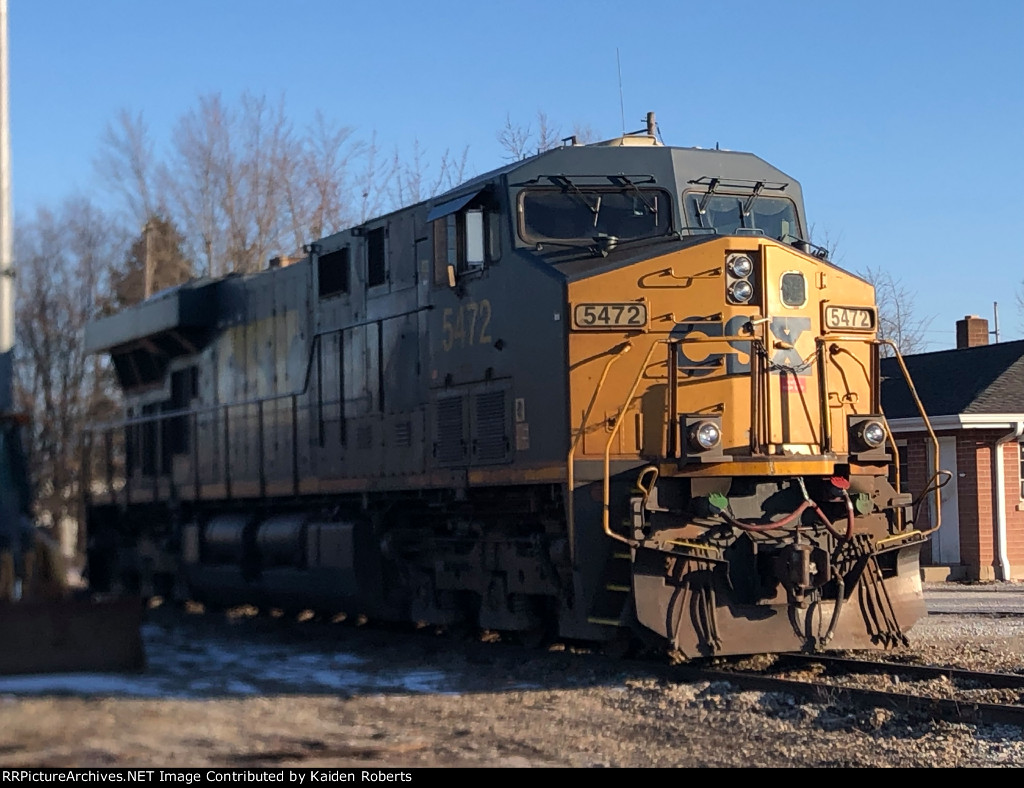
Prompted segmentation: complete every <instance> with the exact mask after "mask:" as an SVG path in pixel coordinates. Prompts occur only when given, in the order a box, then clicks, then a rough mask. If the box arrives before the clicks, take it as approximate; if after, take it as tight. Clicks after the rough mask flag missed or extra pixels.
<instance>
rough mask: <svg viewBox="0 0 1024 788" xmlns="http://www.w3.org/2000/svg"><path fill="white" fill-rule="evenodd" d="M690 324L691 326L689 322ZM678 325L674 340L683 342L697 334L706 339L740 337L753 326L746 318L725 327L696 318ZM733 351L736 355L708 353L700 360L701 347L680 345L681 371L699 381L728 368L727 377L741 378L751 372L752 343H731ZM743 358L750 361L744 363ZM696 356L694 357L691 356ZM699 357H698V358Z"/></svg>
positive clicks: (673, 334)
mask: <svg viewBox="0 0 1024 788" xmlns="http://www.w3.org/2000/svg"><path fill="white" fill-rule="evenodd" d="M687 320H688V321H690V322H687ZM687 320H684V321H683V322H681V323H679V324H677V325H676V327H675V328H674V329H673V330H672V336H673V337H676V338H679V339H681V338H683V337H686V336H689V335H690V334H693V333H700V334H704V335H705V336H706V337H709V338H713V337H721V336H736V335H737V334H739V333H740V330H741V329H742V328H743V326H744V325H746V324H747V323H748V322H749V320H750V319H749V318H747V317H744V316H743V315H736V316H735V317H732V318H730V319H729V320H728V322H726V323H725V325H724V326H723V325H722V324H721V323H719V322H706V321H705V320H704V319H703V318H699V317H692V318H688V319H687ZM728 344H729V347H731V348H733V350H734V351H735V352H734V353H705V354H704V355H703V356H700V355H699V354H700V343H697V342H680V343H679V371H680V372H681V373H682V374H684V375H687V376H689V377H694V378H699V377H703V376H704V375H710V374H711V373H712V372H713V371H714V370H715V369H716V368H718V367H720V366H722V364H723V361H724V364H725V374H727V375H738V374H740V373H744V372H750V343H749V342H742V341H739V340H731V341H729V343H728ZM741 353H742V354H743V356H744V357H745V358H746V360H742V359H741V358H740V356H739V354H741ZM691 354H692V355H691ZM695 356H697V357H696V358H695Z"/></svg>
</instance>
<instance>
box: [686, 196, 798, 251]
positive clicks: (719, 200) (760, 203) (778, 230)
mask: <svg viewBox="0 0 1024 788" xmlns="http://www.w3.org/2000/svg"><path fill="white" fill-rule="evenodd" d="M702 201H703V202H704V210H703V212H702V211H701V202H702ZM744 208H746V209H747V210H746V212H744ZM686 217H687V226H688V229H691V230H698V229H702V230H713V231H714V232H716V233H717V234H718V235H766V236H768V237H769V238H775V239H778V240H786V239H793V238H799V237H801V235H800V225H799V224H798V223H797V218H796V206H795V205H794V204H793V203H792V202H791V201H790V200H787V199H785V198H784V197H755V198H754V199H753V200H751V199H750V197H749V195H747V196H743V195H731V194H716V195H714V196H712V197H710V198H706V197H705V195H700V194H691V195H688V196H687V198H686Z"/></svg>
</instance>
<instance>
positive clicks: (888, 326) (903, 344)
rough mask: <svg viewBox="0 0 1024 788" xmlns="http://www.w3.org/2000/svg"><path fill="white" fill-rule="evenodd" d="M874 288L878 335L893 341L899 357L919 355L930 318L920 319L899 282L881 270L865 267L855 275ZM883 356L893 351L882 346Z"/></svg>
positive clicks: (887, 272) (911, 297)
mask: <svg viewBox="0 0 1024 788" xmlns="http://www.w3.org/2000/svg"><path fill="white" fill-rule="evenodd" d="M858 276H861V277H863V278H864V279H866V280H867V281H868V282H870V283H871V284H872V285H874V288H875V302H876V304H877V305H878V336H879V338H881V339H889V340H892V341H893V342H894V343H895V344H896V347H897V348H899V351H900V353H901V354H902V355H906V354H908V353H918V352H921V351H923V350H924V349H925V346H926V341H925V332H926V331H927V330H928V326H929V325H930V324H931V321H932V319H931V317H919V316H918V314H917V312H916V310H915V307H914V296H913V293H912V292H911V291H910V290H909V289H908V288H907V286H906V285H905V284H904V283H903V281H902V280H901V279H899V278H898V277H894V276H893V275H892V274H891V273H890V272H889V271H884V270H882V269H881V268H866V269H865V270H863V271H860V272H858ZM882 353H883V355H892V351H891V350H890V349H889V348H888V347H887V346H885V345H883V346H882Z"/></svg>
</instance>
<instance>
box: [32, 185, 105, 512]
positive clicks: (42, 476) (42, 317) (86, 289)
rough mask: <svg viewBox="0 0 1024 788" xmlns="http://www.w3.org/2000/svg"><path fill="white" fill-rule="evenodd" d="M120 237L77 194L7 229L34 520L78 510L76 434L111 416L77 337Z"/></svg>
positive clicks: (95, 364) (95, 363)
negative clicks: (12, 241) (13, 235)
mask: <svg viewBox="0 0 1024 788" xmlns="http://www.w3.org/2000/svg"><path fill="white" fill-rule="evenodd" d="M123 239H124V234H123V233H122V232H121V231H120V230H119V229H118V228H117V226H116V225H115V224H114V222H113V221H112V220H111V219H110V218H109V217H108V216H106V215H105V214H104V213H103V212H101V211H100V210H99V209H97V208H96V207H95V206H94V205H92V204H91V203H90V202H88V201H87V200H85V199H81V198H75V199H69V200H68V201H66V202H65V203H64V204H63V205H62V206H61V207H60V208H59V209H58V210H57V211H56V212H51V211H47V210H43V209H40V210H39V211H38V212H37V213H36V215H35V217H34V218H33V219H32V220H31V221H29V222H24V223H22V224H20V225H19V228H18V235H17V239H16V240H17V249H18V261H19V264H18V278H17V303H18V306H17V333H18V339H17V342H16V344H15V397H16V399H17V402H18V405H19V408H20V409H21V410H22V411H23V412H24V413H26V414H27V415H28V416H29V427H28V429H27V433H26V448H27V451H28V456H29V468H30V475H31V478H32V482H33V485H34V487H35V490H36V507H37V514H38V516H39V520H40V524H41V525H44V526H49V527H51V528H53V529H58V528H60V527H62V526H63V524H64V523H65V522H68V521H70V520H74V519H75V518H76V517H77V516H78V504H79V498H80V495H79V482H80V479H79V471H80V462H79V460H80V455H79V445H80V444H79V440H80V436H81V433H82V431H83V429H84V427H85V426H86V424H87V423H88V422H89V421H90V420H95V419H103V418H110V417H111V415H112V413H113V406H112V401H111V399H110V395H109V389H108V387H107V386H106V385H105V382H104V374H105V372H104V369H103V365H102V364H101V363H100V361H99V360H98V359H96V358H92V357H87V356H86V355H85V352H84V348H83V345H82V342H81V334H82V330H83V329H84V327H85V324H86V323H87V322H88V321H89V320H90V319H91V318H93V317H94V316H95V315H96V312H97V304H98V302H99V295H100V293H102V292H103V291H104V290H105V289H106V286H107V283H106V281H105V278H106V271H107V267H108V264H109V261H110V260H111V259H113V258H115V257H117V256H118V255H119V254H120V250H121V249H122V248H123V242H124V241H123Z"/></svg>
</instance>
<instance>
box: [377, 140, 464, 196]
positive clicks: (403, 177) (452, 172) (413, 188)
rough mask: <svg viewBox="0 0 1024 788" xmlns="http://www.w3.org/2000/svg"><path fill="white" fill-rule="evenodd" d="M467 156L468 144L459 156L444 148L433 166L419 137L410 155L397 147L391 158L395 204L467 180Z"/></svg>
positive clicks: (453, 186)
mask: <svg viewBox="0 0 1024 788" xmlns="http://www.w3.org/2000/svg"><path fill="white" fill-rule="evenodd" d="M468 158H469V148H468V147H466V148H463V150H462V152H461V153H460V154H459V155H457V156H455V155H453V154H452V153H451V151H450V150H445V152H444V153H442V154H441V158H440V159H439V160H438V161H437V162H435V163H434V164H433V165H431V163H430V162H429V157H428V156H427V154H426V151H424V150H423V149H422V147H421V146H420V143H419V140H415V141H414V142H413V148H412V154H411V155H410V156H409V157H408V158H403V157H402V156H401V154H400V153H399V150H398V148H395V153H394V156H393V159H392V172H393V173H394V178H393V181H392V194H391V198H392V199H391V202H392V207H393V208H399V207H402V206H405V205H412V204H414V203H417V202H420V201H421V200H426V199H428V198H430V197H433V196H434V195H436V194H440V193H441V192H444V191H447V190H448V189H453V188H455V187H456V186H458V185H459V184H460V183H461V182H462V181H463V180H464V179H465V173H466V161H467V159H468Z"/></svg>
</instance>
